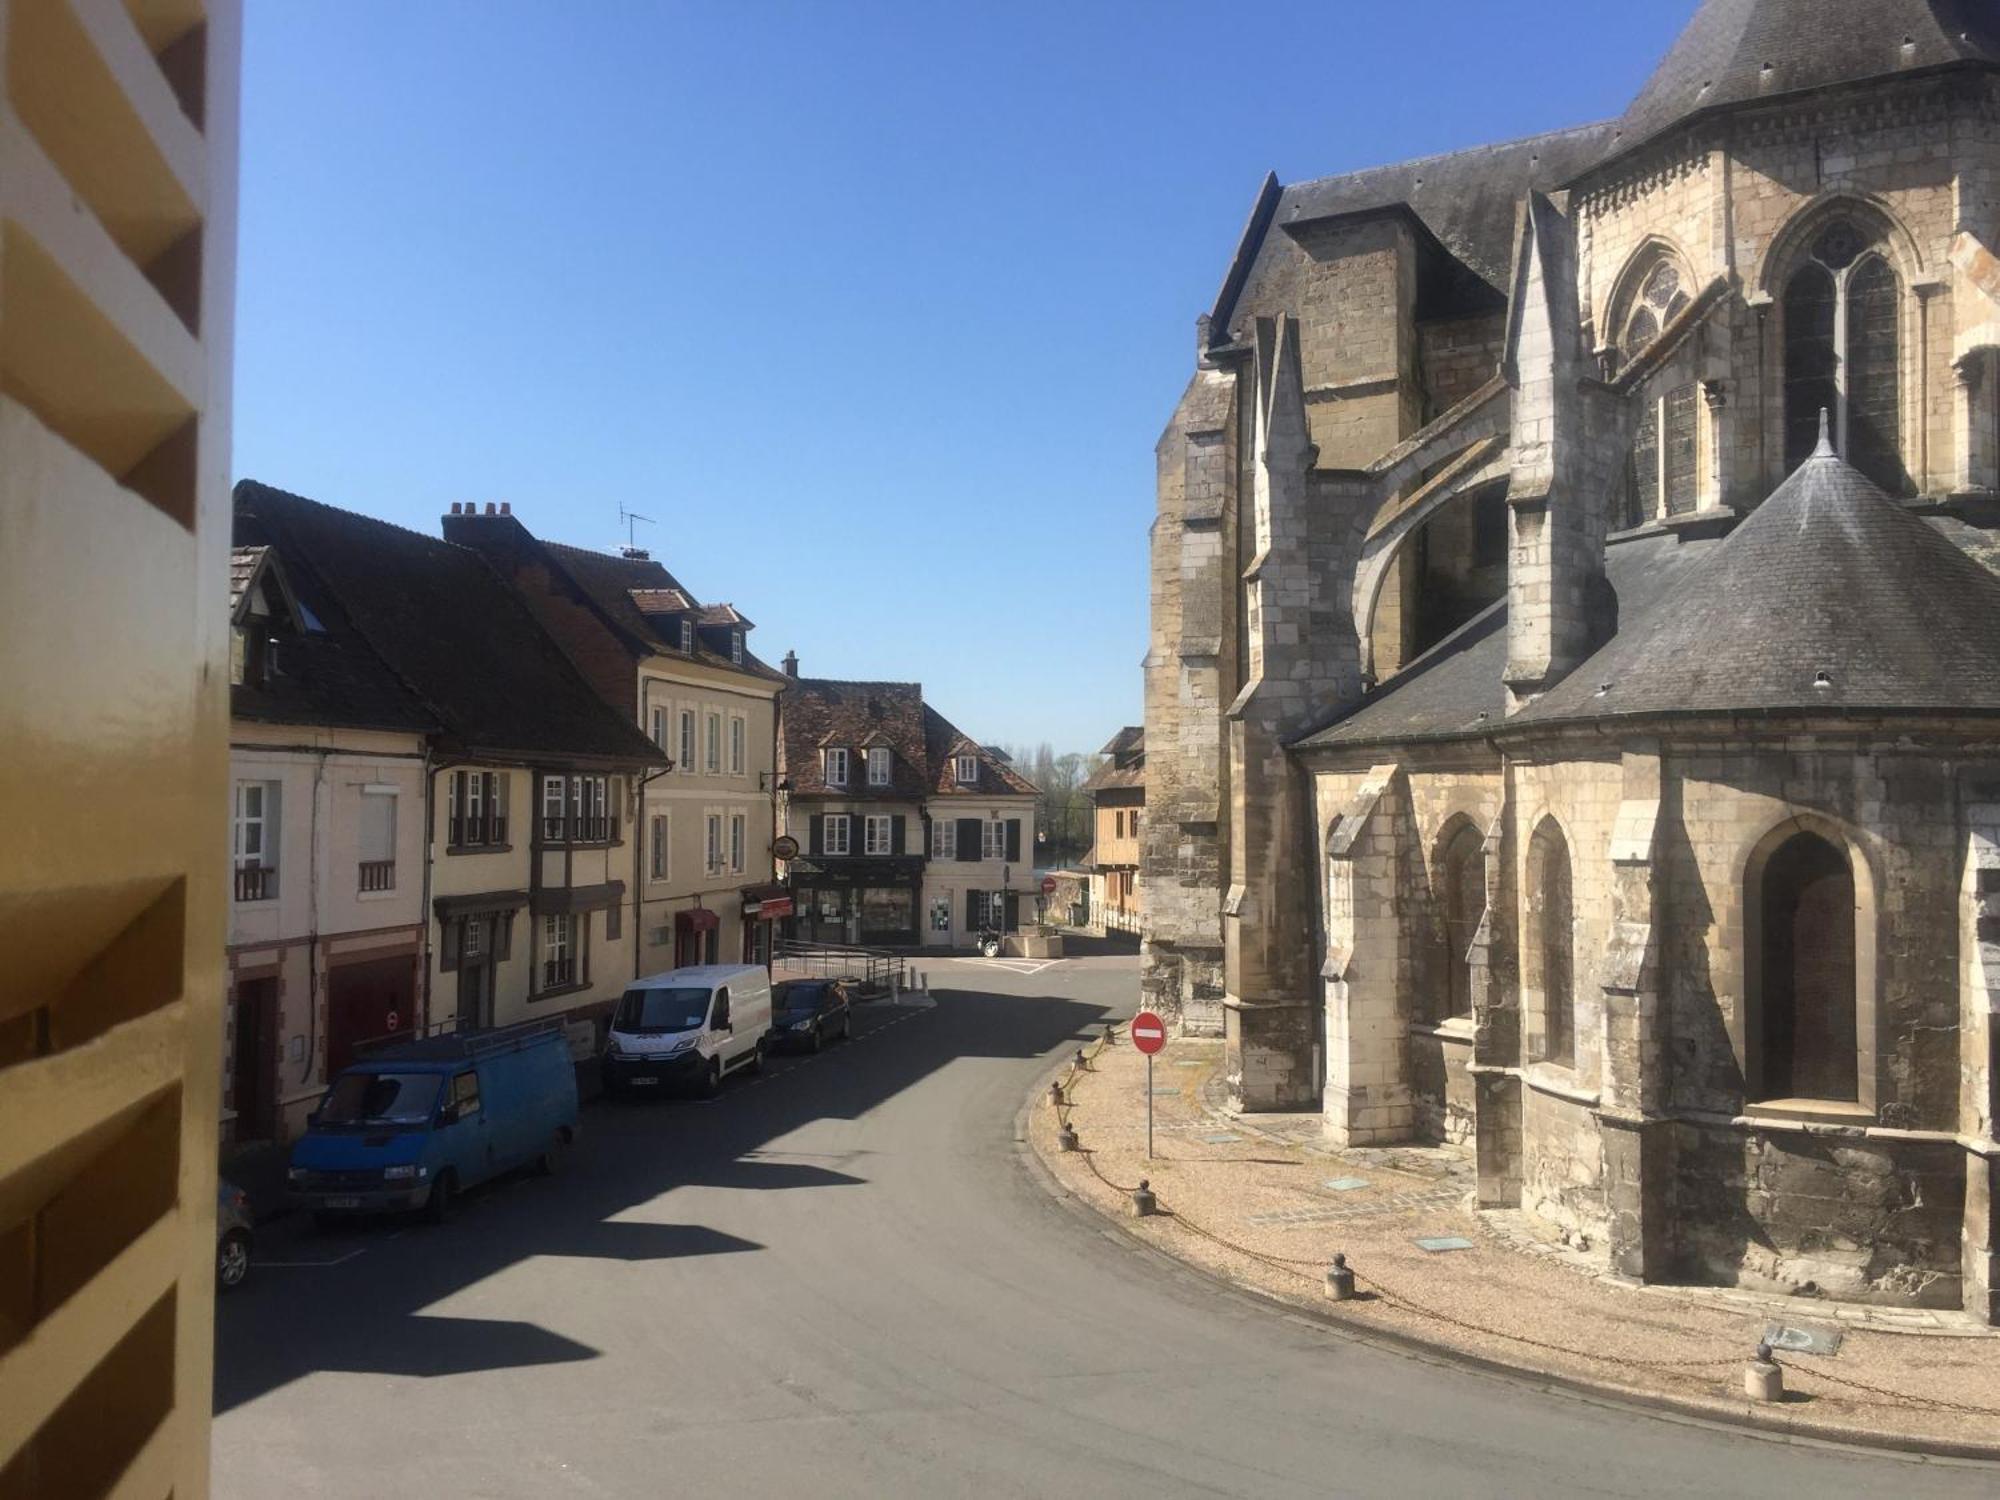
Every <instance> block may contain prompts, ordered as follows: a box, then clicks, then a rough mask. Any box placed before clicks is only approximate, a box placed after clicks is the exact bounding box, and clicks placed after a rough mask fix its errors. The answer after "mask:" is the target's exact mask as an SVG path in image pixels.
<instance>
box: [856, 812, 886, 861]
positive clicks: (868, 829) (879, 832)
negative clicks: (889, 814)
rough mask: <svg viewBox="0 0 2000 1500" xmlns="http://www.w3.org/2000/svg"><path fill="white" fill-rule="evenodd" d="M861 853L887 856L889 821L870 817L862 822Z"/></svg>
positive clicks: (883, 818)
mask: <svg viewBox="0 0 2000 1500" xmlns="http://www.w3.org/2000/svg"><path fill="white" fill-rule="evenodd" d="M861 852H862V853H863V854H887V853H888V852H889V820H888V819H887V818H885V817H877V816H874V815H872V814H871V815H870V816H869V817H867V818H864V819H863V820H862V831H861Z"/></svg>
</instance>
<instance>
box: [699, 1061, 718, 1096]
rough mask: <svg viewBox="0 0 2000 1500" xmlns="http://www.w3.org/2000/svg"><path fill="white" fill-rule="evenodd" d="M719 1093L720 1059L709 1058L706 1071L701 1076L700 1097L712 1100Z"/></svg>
mask: <svg viewBox="0 0 2000 1500" xmlns="http://www.w3.org/2000/svg"><path fill="white" fill-rule="evenodd" d="M721 1092H722V1059H721V1058H719V1057H711V1058H710V1059H709V1060H708V1071H707V1072H705V1073H703V1074H702V1075H701V1096H702V1098H704V1099H713V1098H714V1097H715V1096H716V1095H717V1094H719V1093H721Z"/></svg>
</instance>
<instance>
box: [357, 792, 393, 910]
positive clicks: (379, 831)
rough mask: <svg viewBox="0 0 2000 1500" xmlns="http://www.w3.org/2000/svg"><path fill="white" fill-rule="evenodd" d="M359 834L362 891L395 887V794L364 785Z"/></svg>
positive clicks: (385, 889)
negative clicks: (367, 787) (370, 788)
mask: <svg viewBox="0 0 2000 1500" xmlns="http://www.w3.org/2000/svg"><path fill="white" fill-rule="evenodd" d="M356 832H357V834H358V843H359V853H360V856H361V860H360V865H361V869H360V879H359V886H360V889H361V890H362V891H363V892H368V891H391V890H394V889H395V888H396V794H395V793H394V792H391V791H373V790H369V789H365V788H364V789H363V791H362V793H361V817H360V826H359V828H358V829H357V830H356Z"/></svg>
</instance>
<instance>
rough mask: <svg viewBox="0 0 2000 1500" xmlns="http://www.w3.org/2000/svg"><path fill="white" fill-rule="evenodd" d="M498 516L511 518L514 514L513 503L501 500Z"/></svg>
mask: <svg viewBox="0 0 2000 1500" xmlns="http://www.w3.org/2000/svg"><path fill="white" fill-rule="evenodd" d="M500 514H501V515H503V516H511V515H513V514H514V502H513V501H511V500H502V501H501V502H500Z"/></svg>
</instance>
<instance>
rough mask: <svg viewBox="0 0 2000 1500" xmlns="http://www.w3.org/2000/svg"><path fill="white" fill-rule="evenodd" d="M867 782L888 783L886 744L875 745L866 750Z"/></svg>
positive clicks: (881, 784)
mask: <svg viewBox="0 0 2000 1500" xmlns="http://www.w3.org/2000/svg"><path fill="white" fill-rule="evenodd" d="M868 784H869V785H870V786H887V785H888V784H889V750H888V747H887V746H886V745H876V746H874V747H873V748H872V749H870V750H869V752H868Z"/></svg>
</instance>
